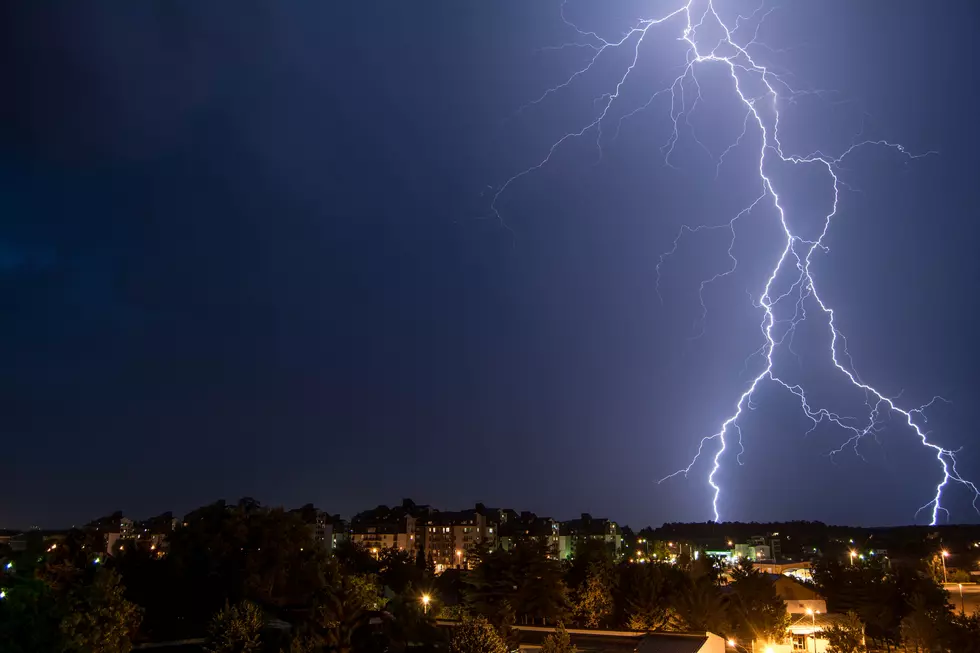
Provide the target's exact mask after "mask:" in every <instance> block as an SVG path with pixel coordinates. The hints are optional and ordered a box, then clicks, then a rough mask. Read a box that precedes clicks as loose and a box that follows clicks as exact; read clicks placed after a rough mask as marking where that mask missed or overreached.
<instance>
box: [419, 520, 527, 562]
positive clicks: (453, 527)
mask: <svg viewBox="0 0 980 653" xmlns="http://www.w3.org/2000/svg"><path fill="white" fill-rule="evenodd" d="M506 513H507V511H504V510H494V509H487V508H486V507H485V506H484V505H483V504H481V503H478V504H476V507H475V508H473V509H471V510H462V511H459V512H434V513H432V514H431V515H430V516H429V520H428V523H427V524H426V534H425V539H424V546H425V554H426V556H427V557H428V558H429V559H431V560H432V562H433V564H434V565H435V568H436V573H441V572H443V571H445V570H446V569H452V568H458V569H465V568H467V566H468V564H469V555H470V552H471V551H472V549H473V548H475V547H477V546H481V545H485V546H488V547H489V548H491V549H493V548H495V547H496V546H497V545H498V537H499V530H498V529H499V524H500V522H501V521H505V520H506V519H507V516H508V515H507V514H506Z"/></svg>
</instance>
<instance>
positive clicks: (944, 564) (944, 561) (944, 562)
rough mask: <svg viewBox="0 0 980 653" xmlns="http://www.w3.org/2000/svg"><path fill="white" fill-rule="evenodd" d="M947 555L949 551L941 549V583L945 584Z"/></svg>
mask: <svg viewBox="0 0 980 653" xmlns="http://www.w3.org/2000/svg"><path fill="white" fill-rule="evenodd" d="M948 557H949V551H947V550H946V549H943V555H942V561H943V585H945V584H946V558H948Z"/></svg>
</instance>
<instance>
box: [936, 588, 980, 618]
mask: <svg viewBox="0 0 980 653" xmlns="http://www.w3.org/2000/svg"><path fill="white" fill-rule="evenodd" d="M944 587H945V588H946V591H947V592H949V603H950V605H952V606H953V608H954V609H955V610H956V612H959V611H960V610H963V609H964V607H965V609H966V613H967V614H975V613H977V612H980V585H978V584H977V583H963V599H962V601H961V600H960V586H959V585H957V584H956V583H946V585H944Z"/></svg>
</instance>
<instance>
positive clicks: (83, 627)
mask: <svg viewBox="0 0 980 653" xmlns="http://www.w3.org/2000/svg"><path fill="white" fill-rule="evenodd" d="M123 592H124V589H123V586H122V582H121V579H120V577H119V574H117V573H116V572H115V571H112V570H110V569H99V570H98V572H97V573H96V574H95V578H94V579H93V582H92V583H91V584H88V585H82V586H80V587H76V588H73V589H72V590H71V591H70V592H69V596H68V609H67V613H66V614H65V616H64V618H63V619H62V621H61V626H60V629H59V630H60V631H61V634H62V636H63V637H64V639H65V643H64V651H66V653H67V652H72V653H75V652H77V653H129V651H130V650H131V649H132V647H133V638H134V637H135V636H136V632H137V631H138V630H139V625H140V620H141V619H142V613H141V610H140V608H139V607H137V606H136V605H134V604H132V603H130V602H129V601H127V600H126V599H125V597H124V596H123Z"/></svg>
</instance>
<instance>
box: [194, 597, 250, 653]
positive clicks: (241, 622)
mask: <svg viewBox="0 0 980 653" xmlns="http://www.w3.org/2000/svg"><path fill="white" fill-rule="evenodd" d="M262 623H263V620H262V611H261V610H260V609H259V606H257V605H255V604H254V603H252V602H251V601H242V602H241V603H237V604H235V605H230V604H226V605H225V607H224V608H222V610H221V611H219V612H218V613H217V614H216V615H214V619H212V620H211V626H210V628H209V629H208V638H207V643H206V644H205V646H204V650H205V651H207V653H252V652H253V651H257V650H258V649H259V646H261V643H262V642H261V632H262Z"/></svg>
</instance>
